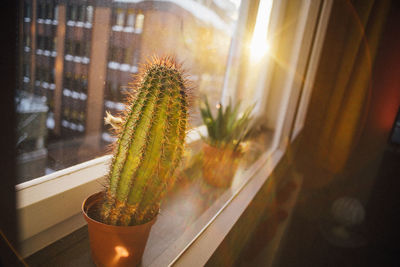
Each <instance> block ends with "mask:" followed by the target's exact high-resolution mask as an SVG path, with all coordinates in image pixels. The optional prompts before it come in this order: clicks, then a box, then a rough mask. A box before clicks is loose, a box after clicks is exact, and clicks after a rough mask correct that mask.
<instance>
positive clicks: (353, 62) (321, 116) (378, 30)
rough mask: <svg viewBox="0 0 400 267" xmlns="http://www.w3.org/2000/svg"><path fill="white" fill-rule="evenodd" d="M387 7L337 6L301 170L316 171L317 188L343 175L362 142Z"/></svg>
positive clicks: (381, 0) (368, 3) (380, 0)
mask: <svg viewBox="0 0 400 267" xmlns="http://www.w3.org/2000/svg"><path fill="white" fill-rule="evenodd" d="M389 6H390V1H389V0H375V1H374V0H358V1H348V0H338V1H334V5H333V8H332V13H331V18H330V22H329V26H328V31H327V35H326V40H325V44H324V49H323V52H322V58H321V62H320V66H319V70H318V74H317V78H316V81H315V86H314V91H313V96H312V99H311V103H310V107H309V110H308V117H307V121H306V125H305V126H306V127H305V133H304V145H305V146H304V147H306V148H307V150H308V151H307V152H306V153H307V160H305V161H304V165H305V166H302V167H303V168H308V169H310V168H313V169H316V170H313V172H314V176H317V177H318V179H319V181H315V180H318V179H317V177H315V178H316V179H312V180H314V181H313V183H314V182H316V183H322V184H323V183H324V182H325V183H326V182H328V180H329V176H331V177H332V176H333V175H335V174H337V173H339V172H341V171H342V170H343V169H344V167H345V165H346V162H347V160H348V159H349V156H350V155H351V153H352V151H353V149H354V147H355V145H356V144H357V143H358V141H359V139H360V135H361V133H362V130H363V127H364V126H365V125H364V124H365V120H366V116H367V114H368V107H369V101H370V96H371V84H372V82H371V72H372V66H373V64H374V59H375V55H376V52H377V49H378V45H379V41H380V37H381V35H382V32H383V28H384V25H385V17H386V14H387V11H388V10H389ZM317 169H318V170H317ZM322 184H320V185H322Z"/></svg>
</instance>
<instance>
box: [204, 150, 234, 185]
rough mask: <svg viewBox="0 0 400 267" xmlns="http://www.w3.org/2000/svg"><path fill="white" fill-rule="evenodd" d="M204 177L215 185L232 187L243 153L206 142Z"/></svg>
mask: <svg viewBox="0 0 400 267" xmlns="http://www.w3.org/2000/svg"><path fill="white" fill-rule="evenodd" d="M203 153H204V158H203V177H204V179H205V180H206V181H207V182H208V183H209V184H210V185H213V186H216V187H230V186H231V184H232V180H233V177H234V175H235V172H236V169H237V167H238V164H239V160H240V158H241V156H242V153H240V152H237V151H233V150H230V149H220V148H217V147H213V146H210V145H208V144H204V146H203Z"/></svg>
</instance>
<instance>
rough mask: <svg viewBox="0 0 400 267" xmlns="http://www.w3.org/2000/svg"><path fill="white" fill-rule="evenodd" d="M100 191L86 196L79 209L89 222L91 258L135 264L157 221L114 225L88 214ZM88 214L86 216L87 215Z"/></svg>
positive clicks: (106, 262) (99, 198) (114, 263)
mask: <svg viewBox="0 0 400 267" xmlns="http://www.w3.org/2000/svg"><path fill="white" fill-rule="evenodd" d="M102 198H103V193H102V192H99V193H96V194H94V195H91V196H90V197H88V198H87V199H86V200H85V201H84V202H83V204H82V211H83V216H84V217H85V220H86V221H87V223H88V231H89V241H90V247H91V251H92V259H93V261H94V263H95V264H96V266H98V267H100V266H101V267H103V266H137V265H139V263H140V262H141V260H142V256H143V252H144V248H145V247H146V243H147V239H148V237H149V233H150V230H151V227H152V226H153V224H154V223H155V221H156V218H157V216H156V217H154V218H153V219H152V220H151V221H150V222H147V223H145V224H141V225H134V226H114V225H108V224H104V223H101V222H99V221H97V220H95V219H93V218H91V217H89V216H90V214H91V211H93V209H95V208H96V207H99V204H100V203H101V201H102ZM88 214H89V215H88Z"/></svg>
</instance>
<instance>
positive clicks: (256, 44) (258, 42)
mask: <svg viewBox="0 0 400 267" xmlns="http://www.w3.org/2000/svg"><path fill="white" fill-rule="evenodd" d="M271 8H272V0H261V1H260V4H259V6H258V12H257V20H256V25H255V26H254V32H253V37H252V39H251V42H250V57H251V60H252V61H253V62H257V61H259V60H261V59H262V58H263V57H264V56H265V55H266V54H267V53H268V51H269V48H270V45H269V43H268V25H269V20H270V16H271Z"/></svg>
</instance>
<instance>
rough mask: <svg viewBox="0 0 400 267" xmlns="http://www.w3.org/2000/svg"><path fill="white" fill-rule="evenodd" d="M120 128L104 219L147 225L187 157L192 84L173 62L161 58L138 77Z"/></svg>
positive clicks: (114, 121)
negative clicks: (189, 98) (189, 86)
mask: <svg viewBox="0 0 400 267" xmlns="http://www.w3.org/2000/svg"><path fill="white" fill-rule="evenodd" d="M138 78H139V79H138V80H137V83H136V85H135V86H134V90H135V91H136V92H135V94H134V96H133V97H132V99H131V100H130V105H129V106H128V107H127V111H126V112H125V116H124V118H122V120H121V119H117V118H113V117H109V118H108V121H109V122H110V124H112V126H113V127H114V128H120V129H119V130H120V131H119V137H118V140H117V141H116V145H115V148H114V157H113V161H112V164H111V167H110V171H109V174H108V179H109V185H108V187H107V190H106V194H105V200H104V202H103V205H102V208H101V212H100V213H101V214H100V215H101V219H102V221H103V222H104V223H107V224H111V225H132V224H141V223H144V222H145V221H147V220H149V219H151V218H152V217H154V215H155V213H157V212H158V208H159V203H160V201H161V198H162V197H163V195H164V194H165V191H166V188H167V187H168V186H169V185H170V184H171V183H173V182H174V171H175V169H176V167H177V165H178V164H179V161H180V159H181V157H182V153H183V145H184V140H185V135H186V127H187V116H188V99H187V97H188V96H187V89H186V88H187V82H186V81H185V79H184V78H183V76H182V72H181V70H180V67H179V66H178V65H177V64H176V63H175V62H174V61H173V60H171V59H170V58H162V59H155V60H153V63H150V64H148V65H147V66H146V67H144V68H143V70H142V72H141V74H139V76H138Z"/></svg>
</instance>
